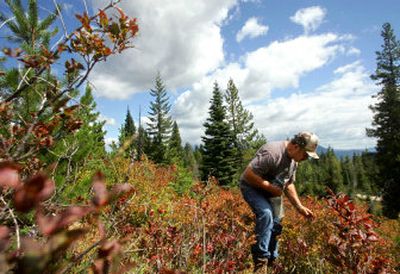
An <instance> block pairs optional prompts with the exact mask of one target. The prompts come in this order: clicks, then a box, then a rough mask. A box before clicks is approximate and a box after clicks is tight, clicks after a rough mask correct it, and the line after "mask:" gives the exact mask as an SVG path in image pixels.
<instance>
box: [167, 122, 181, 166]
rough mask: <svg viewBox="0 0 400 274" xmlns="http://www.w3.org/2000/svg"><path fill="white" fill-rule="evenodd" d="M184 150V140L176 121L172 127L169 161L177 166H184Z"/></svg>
mask: <svg viewBox="0 0 400 274" xmlns="http://www.w3.org/2000/svg"><path fill="white" fill-rule="evenodd" d="M182 158H183V149H182V139H181V135H180V133H179V127H178V124H177V123H176V121H174V124H173V126H172V133H171V138H170V140H169V146H168V159H169V160H170V161H171V162H172V163H175V164H178V165H182V164H183V162H182V160H183V159H182Z"/></svg>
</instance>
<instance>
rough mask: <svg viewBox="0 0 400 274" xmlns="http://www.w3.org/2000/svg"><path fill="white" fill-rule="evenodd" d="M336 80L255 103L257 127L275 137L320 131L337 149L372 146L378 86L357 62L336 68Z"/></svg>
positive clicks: (254, 111) (281, 137) (276, 138)
mask: <svg viewBox="0 0 400 274" xmlns="http://www.w3.org/2000/svg"><path fill="white" fill-rule="evenodd" d="M335 74H336V76H337V78H336V79H334V80H333V81H331V82H330V83H328V84H325V85H323V86H321V87H319V88H317V89H316V90H314V91H312V92H309V93H297V94H292V95H291V96H289V97H288V98H277V99H273V100H270V101H269V102H268V103H267V104H266V105H258V106H251V107H250V110H251V111H252V112H253V114H254V117H255V123H256V126H257V127H258V128H259V129H260V131H261V132H263V133H264V134H265V135H266V136H267V137H268V138H270V139H271V140H278V139H285V138H287V137H292V135H293V134H295V133H296V132H298V131H300V130H304V129H307V130H311V131H314V132H316V133H317V134H318V135H319V136H320V139H321V144H322V145H324V146H329V145H330V146H332V147H334V148H341V149H346V148H366V147H372V146H374V144H375V140H374V139H372V138H367V137H366V135H365V128H367V127H370V125H371V119H372V113H371V112H370V111H369V110H368V106H369V105H371V104H372V103H374V99H373V98H372V97H371V95H372V94H374V93H376V91H377V90H376V86H375V85H374V84H373V83H372V82H371V81H370V80H369V74H368V73H367V72H366V71H365V69H364V67H363V66H362V65H361V64H360V63H359V62H355V63H353V64H350V65H346V66H343V67H340V68H338V69H336V71H335Z"/></svg>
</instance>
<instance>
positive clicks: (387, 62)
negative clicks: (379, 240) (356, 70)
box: [367, 23, 400, 218]
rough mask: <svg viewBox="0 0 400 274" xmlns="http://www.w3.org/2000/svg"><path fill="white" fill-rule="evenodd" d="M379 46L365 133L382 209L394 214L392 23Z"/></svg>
mask: <svg viewBox="0 0 400 274" xmlns="http://www.w3.org/2000/svg"><path fill="white" fill-rule="evenodd" d="M381 36H382V38H383V45H382V50H381V51H380V52H376V61H377V67H376V70H375V73H374V74H373V75H371V78H372V79H373V80H375V81H376V83H377V85H379V86H380V87H381V90H380V91H379V92H378V94H377V95H376V96H375V97H376V98H377V103H375V104H374V105H371V106H370V108H371V110H372V112H373V113H374V116H373V122H372V128H369V129H367V135H368V136H370V137H375V138H376V139H377V147H376V150H377V164H378V167H379V180H380V185H381V187H382V192H383V193H382V195H383V213H384V214H385V215H386V216H387V217H390V218H397V217H398V216H399V212H400V203H399V200H398V199H399V197H400V179H399V178H400V168H399V167H400V87H399V83H400V42H399V41H398V40H397V39H396V36H395V34H394V31H393V29H392V26H391V25H390V24H389V23H385V24H384V25H383V27H382V32H381Z"/></svg>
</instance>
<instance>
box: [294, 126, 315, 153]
mask: <svg viewBox="0 0 400 274" xmlns="http://www.w3.org/2000/svg"><path fill="white" fill-rule="evenodd" d="M297 136H298V137H300V138H301V139H303V140H304V144H303V145H302V146H301V147H302V148H303V149H304V150H305V151H306V152H307V154H308V156H310V157H311V158H314V159H319V156H318V154H317V146H318V141H319V138H318V136H317V135H316V134H314V133H312V132H309V131H302V132H300V133H299V134H297Z"/></svg>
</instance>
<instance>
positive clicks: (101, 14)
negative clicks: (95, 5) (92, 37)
mask: <svg viewBox="0 0 400 274" xmlns="http://www.w3.org/2000/svg"><path fill="white" fill-rule="evenodd" d="M99 17H100V25H101V26H102V27H105V26H107V25H108V17H107V15H106V13H105V12H104V10H99Z"/></svg>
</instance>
